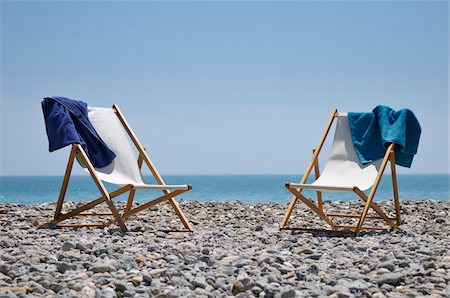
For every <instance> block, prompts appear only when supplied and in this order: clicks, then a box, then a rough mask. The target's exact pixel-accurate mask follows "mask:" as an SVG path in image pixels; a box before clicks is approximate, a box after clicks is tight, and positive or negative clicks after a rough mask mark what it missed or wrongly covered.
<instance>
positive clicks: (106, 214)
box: [76, 212, 114, 216]
mask: <svg viewBox="0 0 450 298" xmlns="http://www.w3.org/2000/svg"><path fill="white" fill-rule="evenodd" d="M110 215H114V214H112V213H103V212H98V213H96V212H92V213H79V214H77V215H76V216H110Z"/></svg>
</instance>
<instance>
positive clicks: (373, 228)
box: [335, 225, 390, 231]
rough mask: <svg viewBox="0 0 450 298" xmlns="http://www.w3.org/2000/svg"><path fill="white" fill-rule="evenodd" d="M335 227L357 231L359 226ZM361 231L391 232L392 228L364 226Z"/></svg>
mask: <svg viewBox="0 0 450 298" xmlns="http://www.w3.org/2000/svg"><path fill="white" fill-rule="evenodd" d="M335 227H336V228H338V229H356V228H357V226H345V225H336V226H335ZM361 229H364V230H377V231H385V230H389V229H390V228H381V227H366V226H362V227H361Z"/></svg>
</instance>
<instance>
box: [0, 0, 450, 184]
mask: <svg viewBox="0 0 450 298" xmlns="http://www.w3.org/2000/svg"><path fill="white" fill-rule="evenodd" d="M0 5H1V26H2V28H1V30H2V31H1V32H2V35H1V51H2V52H1V57H2V65H1V84H2V90H1V106H0V108H1V139H0V141H1V151H0V154H1V163H0V175H63V173H64V168H65V164H66V160H67V156H68V150H67V149H63V150H59V151H57V152H53V153H49V152H48V143H47V139H46V135H45V126H44V121H43V118H42V112H41V108H40V101H41V99H42V98H43V97H45V96H50V95H60V96H66V97H70V98H74V99H82V100H84V101H86V102H87V103H88V104H90V105H92V106H106V107H107V106H111V105H112V104H113V103H116V104H118V105H119V106H120V107H121V109H122V111H123V112H124V114H125V116H126V117H127V118H128V120H129V122H130V123H131V125H132V126H133V128H134V130H135V132H136V133H137V135H138V137H139V138H140V140H141V142H142V143H143V144H144V145H145V146H146V147H147V148H148V150H149V152H150V154H151V157H152V158H153V160H154V162H155V164H156V166H157V167H158V169H159V171H160V172H161V173H163V174H237V173H238V174H245V173H260V174H263V173H298V174H299V177H300V175H301V174H302V173H303V172H304V170H305V167H306V165H307V163H308V162H309V160H310V157H311V150H312V148H313V147H314V146H316V144H317V142H318V140H319V138H320V135H321V133H322V131H323V128H324V125H325V122H326V119H327V118H328V115H329V114H330V112H331V110H332V108H334V107H336V108H338V109H339V110H342V111H370V110H372V109H373V108H374V107H375V106H376V105H378V104H385V105H389V106H391V107H393V108H394V109H400V108H410V109H412V110H413V111H414V112H415V114H416V116H417V118H418V119H419V120H420V122H421V125H422V129H423V132H422V139H421V144H420V147H419V153H418V155H417V156H416V158H415V161H414V163H413V165H412V168H411V169H400V173H448V151H449V131H448V125H449V123H448V115H449V108H448V14H449V10H448V3H447V2H446V1H441V2H425V1H424V2H417V1H413V2H408V1H397V2H387V1H380V2H335V1H332V2H323V1H318V2H253V1H251V2H188V1H184V2H84V1H73V2H38V1H36V2H14V1H4V2H1V3H0ZM324 153H325V154H324V155H323V158H324V159H325V158H326V152H324ZM323 164H324V162H322V165H323ZM76 172H77V173H81V170H79V169H77V170H76Z"/></svg>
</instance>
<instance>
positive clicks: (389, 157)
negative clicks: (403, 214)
mask: <svg viewBox="0 0 450 298" xmlns="http://www.w3.org/2000/svg"><path fill="white" fill-rule="evenodd" d="M338 116H339V113H338V111H337V109H334V110H333V112H332V113H331V116H330V118H329V120H328V123H327V126H326V128H325V130H324V132H323V134H322V137H321V139H320V142H319V144H318V145H317V147H316V148H315V149H313V157H312V159H311V161H310V163H309V164H308V167H307V169H306V171H305V173H304V175H303V178H302V180H301V182H300V184H304V183H306V181H307V180H308V177H309V176H310V174H311V171H312V170H313V168H314V173H315V178H316V179H317V178H319V176H320V171H319V161H318V157H319V153H320V151H321V149H322V147H323V144H324V142H325V140H326V138H327V135H328V133H329V131H330V128H331V126H332V124H333V122H334V120H335V119H336V118H337V117H338ZM388 162H390V164H391V174H392V189H393V195H394V203H395V217H389V216H387V215H386V214H385V213H384V212H383V210H382V209H381V208H380V207H379V206H378V205H377V204H376V203H374V202H373V199H374V197H375V193H376V191H377V188H378V185H379V183H380V181H381V177H382V176H383V173H384V170H385V169H386V166H387V163H388ZM285 187H286V188H287V189H288V190H289V191H290V192H291V193H292V194H293V197H292V201H291V203H290V204H289V206H288V208H287V210H286V213H285V214H284V217H283V219H282V221H281V223H280V225H279V228H280V229H286V230H305V231H327V232H338V233H342V232H343V233H351V234H354V235H358V233H359V232H360V231H361V230H362V229H366V230H387V229H391V228H394V229H399V225H400V223H401V218H400V201H399V196H398V188H397V177H396V169H395V157H394V144H393V143H392V144H390V145H389V146H388V148H387V149H386V153H385V154H384V157H383V160H382V162H381V166H380V168H379V170H378V174H377V176H376V178H375V182H374V184H373V185H372V187H371V189H370V193H369V195H368V196H367V195H366V194H365V193H364V192H363V191H362V190H360V189H359V188H358V187H353V192H354V193H355V194H356V195H357V196H358V197H359V198H361V199H362V200H363V201H364V202H365V205H364V208H363V211H362V213H361V214H340V213H326V212H325V211H324V209H323V205H322V191H316V192H317V205H316V204H314V203H313V202H312V201H311V200H310V199H308V198H306V197H305V196H304V195H303V194H302V188H298V187H295V185H291V183H286V185H285ZM298 200H300V201H301V202H302V203H304V204H305V205H306V206H307V207H308V208H310V209H311V210H312V211H313V212H314V213H316V214H317V215H318V216H319V218H320V219H321V220H323V221H325V222H326V223H327V224H328V225H329V226H330V227H331V230H329V229H323V230H319V229H308V228H290V227H287V223H288V221H289V218H290V216H291V214H292V211H293V210H294V207H295V205H296V203H297V202H298ZM370 208H372V209H373V210H374V211H375V212H376V213H377V214H378V216H368V215H367V214H368V212H369V209H370ZM333 217H341V218H357V219H359V220H358V224H357V225H356V226H346V225H337V224H335V223H334V222H333V220H332V218H333ZM366 219H382V220H384V221H385V222H386V223H387V224H388V225H389V227H387V228H384V227H369V226H364V225H363V224H364V222H365V220H366Z"/></svg>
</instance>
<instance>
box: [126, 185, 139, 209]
mask: <svg viewBox="0 0 450 298" xmlns="http://www.w3.org/2000/svg"><path fill="white" fill-rule="evenodd" d="M135 194H136V189H134V188H133V189H131V190H130V194H129V195H128V200H127V206H126V208H125V212H124V213H127V212H128V211H130V210H131V207H132V206H133V201H134V195H135Z"/></svg>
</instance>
